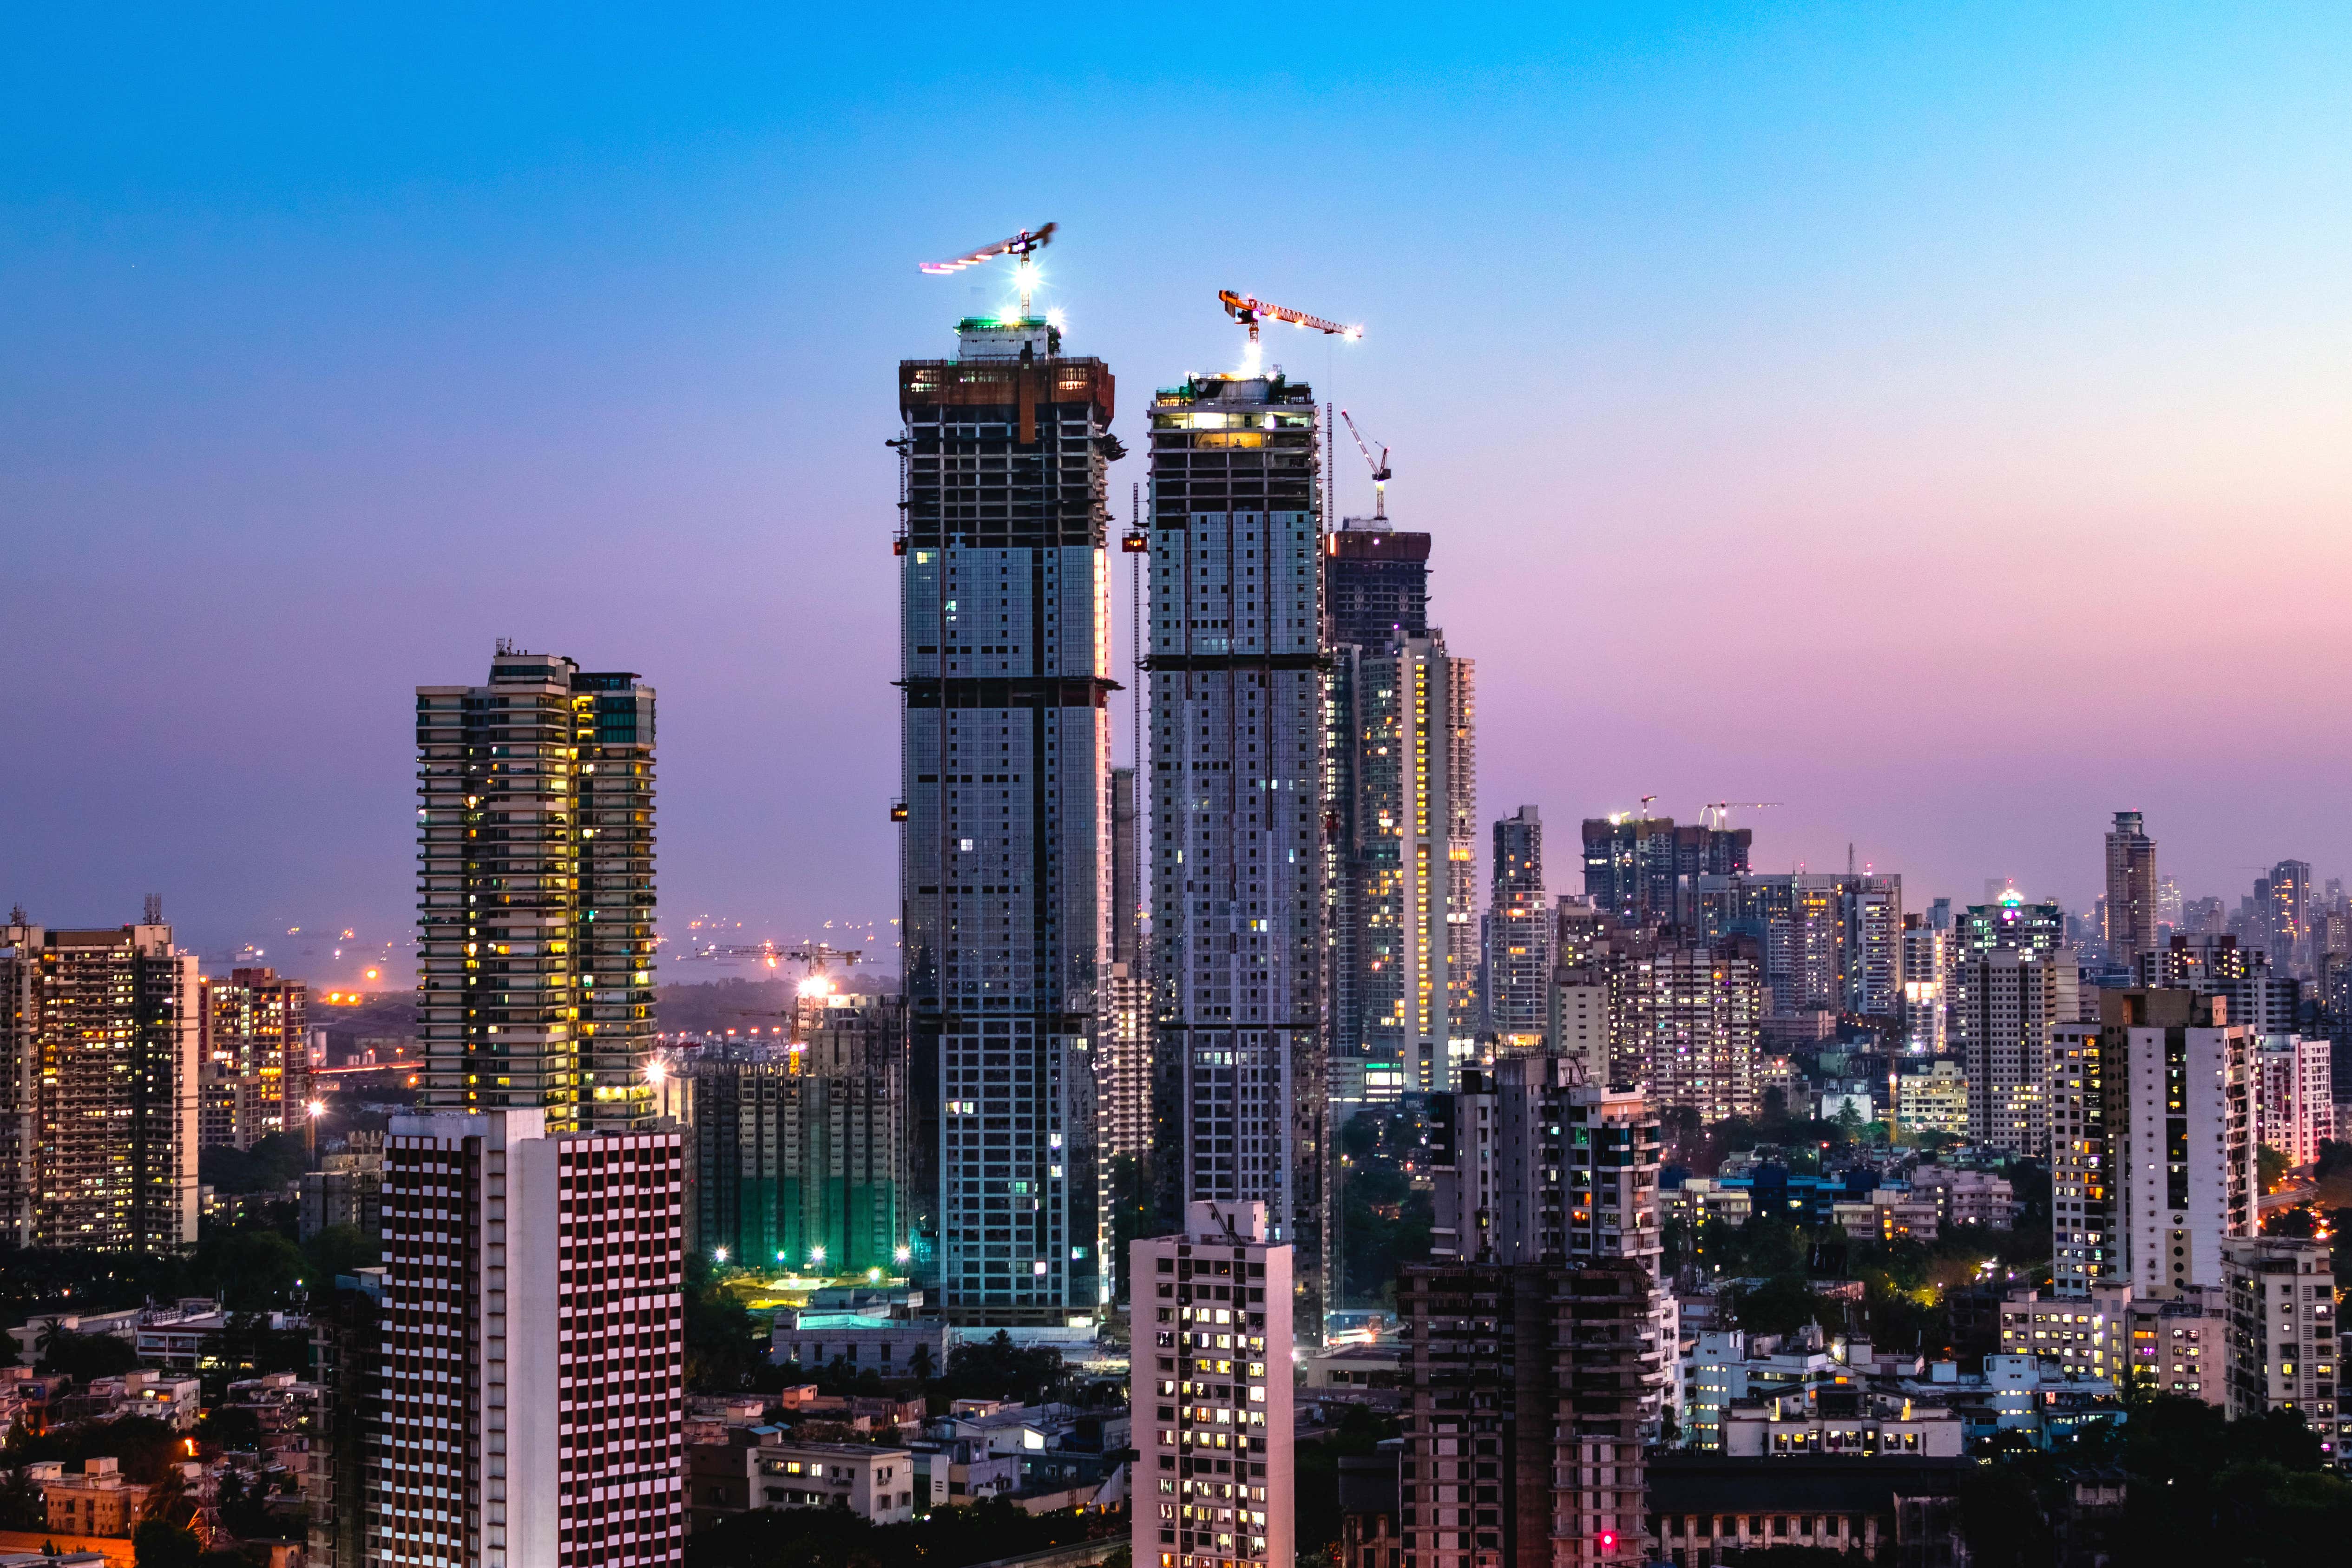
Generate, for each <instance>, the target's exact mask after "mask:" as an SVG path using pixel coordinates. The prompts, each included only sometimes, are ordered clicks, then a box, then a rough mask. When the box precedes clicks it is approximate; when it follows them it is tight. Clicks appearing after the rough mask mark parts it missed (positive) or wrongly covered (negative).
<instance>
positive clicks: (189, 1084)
mask: <svg viewBox="0 0 2352 1568" xmlns="http://www.w3.org/2000/svg"><path fill="white" fill-rule="evenodd" d="M197 1012H198V990H197V976H196V960H195V956H194V954H190V953H183V952H180V951H178V950H177V949H175V948H174V947H173V945H172V928H171V927H170V926H168V925H163V922H162V917H161V915H159V914H157V913H156V910H155V907H154V905H153V903H152V901H151V902H150V906H149V910H148V915H147V917H146V919H145V920H143V921H142V922H141V923H140V924H139V925H121V926H115V927H112V928H110V929H98V930H58V929H56V928H55V927H44V926H40V925H33V924H32V923H31V922H30V921H29V920H28V919H27V918H26V915H25V913H24V911H22V910H21V909H20V910H17V911H15V912H14V913H13V914H12V915H10V916H9V918H8V920H7V922H6V923H5V925H0V1239H6V1240H10V1241H13V1242H15V1243H16V1245H18V1246H25V1247H59V1248H74V1249H85V1250H89V1251H98V1252H174V1251H178V1250H181V1249H184V1248H189V1247H193V1246H194V1245H195V1241H196V1062H197V1041H198V1036H199V1032H200V1031H199V1029H198V1023H197Z"/></svg>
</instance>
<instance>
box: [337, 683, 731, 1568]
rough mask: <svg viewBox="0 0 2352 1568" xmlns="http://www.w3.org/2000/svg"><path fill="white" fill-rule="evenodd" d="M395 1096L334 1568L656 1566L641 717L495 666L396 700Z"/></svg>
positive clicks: (674, 1345)
mask: <svg viewBox="0 0 2352 1568" xmlns="http://www.w3.org/2000/svg"><path fill="white" fill-rule="evenodd" d="M416 750H417V774H418V779H419V782H418V786H417V792H418V796H419V807H420V809H419V810H418V812H417V838H418V847H419V851H420V852H419V854H418V857H417V860H418V868H417V893H416V904H417V925H418V936H419V965H418V967H419V970H420V973H419V976H418V992H417V1018H418V1030H419V1032H420V1034H422V1035H423V1037H424V1044H425V1072H424V1073H423V1077H424V1080H425V1082H424V1086H423V1087H424V1091H425V1092H424V1095H423V1097H422V1103H421V1104H420V1105H419V1107H418V1113H416V1114H414V1115H402V1116H394V1118H392V1122H391V1124H390V1126H389V1127H388V1128H387V1129H386V1133H385V1138H384V1172H383V1270H384V1271H383V1299H382V1304H381V1308H380V1310H379V1312H378V1313H377V1314H376V1326H377V1329H378V1332H379V1333H380V1336H381V1338H380V1344H381V1350H380V1353H379V1354H378V1357H377V1360H378V1363H379V1364H380V1366H381V1368H382V1374H381V1382H380V1396H379V1397H378V1398H377V1400H376V1401H375V1404H374V1406H373V1423H374V1430H373V1437H372V1440H371V1441H370V1443H369V1445H368V1449H367V1458H368V1471H367V1474H366V1477H365V1489H364V1495H365V1497H366V1500H367V1502H366V1517H365V1521H364V1524H363V1527H362V1528H363V1543H362V1557H363V1560H364V1561H365V1562H367V1563H383V1564H386V1565H389V1568H619V1565H621V1564H630V1565H647V1568H650V1565H656V1564H667V1563H676V1562H677V1561H678V1559H679V1556H680V1554H681V1552H682V1551H683V1548H684V1528H685V1506H684V1505H685V1493H684V1490H683V1487H684V1481H685V1475H684V1469H685V1466H684V1458H685V1449H684V1447H683V1443H684V1436H683V1433H684V1428H683V1424H682V1423H683V1419H684V1415H685V1407H684V1401H685V1377H684V1365H685V1362H684V1354H683V1351H684V1343H683V1342H684V1312H683V1309H682V1306H681V1297H680V1286H681V1285H682V1283H683V1277H682V1272H681V1270H682V1264H683V1249H684V1221H685V1215H684V1207H685V1175H686V1173H685V1168H684V1158H683V1156H684V1149H683V1146H682V1144H683V1140H682V1137H681V1135H680V1134H679V1133H678V1132H677V1130H676V1129H675V1128H670V1127H664V1128H656V1127H655V1126H654V1125H653V1092H652V1087H651V1083H650V1082H649V1080H648V1077H647V1074H646V1071H645V1070H646V1060H645V1059H646V1054H647V1051H648V1049H649V1047H650V1046H651V1044H652V1040H653V1036H654V1029H655V1022H654V1017H653V922H654V910H655V888H654V862H653V800H654V694H653V691H652V689H651V688H649V687H646V686H644V685H639V684H638V682H637V677H636V676H635V675H634V674H621V673H613V674H591V673H587V672H583V670H581V669H580V667H579V666H578V665H577V664H574V663H573V662H572V660H570V659H564V658H557V657H552V656H550V655H547V654H541V653H523V652H521V651H520V650H518V649H516V648H514V647H512V646H510V645H509V644H507V643H500V644H499V652H498V656H497V657H496V658H495V659H494V660H493V661H492V663H491V665H490V679H489V683H488V685H481V686H473V687H467V686H419V687H418V688H417V691H416Z"/></svg>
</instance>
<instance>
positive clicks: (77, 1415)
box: [66, 1371, 204, 1432]
mask: <svg viewBox="0 0 2352 1568" xmlns="http://www.w3.org/2000/svg"><path fill="white" fill-rule="evenodd" d="M203 1396H204V1385H203V1384H201V1383H199V1382H198V1381H197V1380H196V1379H194V1378H193V1377H182V1376H176V1375H171V1374H167V1373H162V1372H152V1371H139V1372H126V1373H123V1374H121V1375H119V1376H115V1377H97V1378H92V1379H91V1380H90V1382H89V1385H88V1386H86V1387H84V1388H83V1389H82V1390H81V1391H80V1392H79V1394H76V1395H74V1396H72V1397H71V1398H69V1399H68V1401H67V1402H66V1403H67V1411H66V1414H67V1415H68V1416H70V1417H72V1418H74V1419H79V1420H98V1421H119V1420H121V1418H122V1417H124V1416H145V1417H146V1418H148V1419H150V1420H154V1421H161V1422H163V1424H164V1425H166V1426H168V1427H171V1428H172V1429H173V1431H175V1432H189V1431H194V1429H195V1425H196V1417H197V1416H199V1415H200V1414H202V1410H203Z"/></svg>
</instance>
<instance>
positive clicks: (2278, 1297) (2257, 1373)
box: [2221, 1237, 2352, 1469]
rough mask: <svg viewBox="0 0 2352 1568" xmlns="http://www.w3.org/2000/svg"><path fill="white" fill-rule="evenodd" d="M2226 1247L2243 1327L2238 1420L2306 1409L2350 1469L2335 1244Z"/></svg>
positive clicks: (2234, 1243)
mask: <svg viewBox="0 0 2352 1568" xmlns="http://www.w3.org/2000/svg"><path fill="white" fill-rule="evenodd" d="M2221 1250H2222V1256H2223V1259H2224V1260H2225V1262H2226V1265H2227V1267H2228V1269H2229V1291H2230V1308H2231V1317H2232V1319H2233V1320H2234V1323H2235V1327H2236V1329H2237V1347H2236V1348H2237V1354H2236V1356H2235V1358H2234V1359H2235V1365H2234V1367H2233V1368H2232V1371H2231V1379H2230V1414H2231V1417H2232V1418H2234V1419H2243V1418H2245V1417H2246V1416H2259V1415H2262V1414H2263V1412H2265V1411H2268V1410H2300V1411H2302V1412H2303V1418H2304V1421H2305V1425H2307V1426H2308V1427H2310V1428H2311V1429H2312V1430H2313V1431H2314V1432H2315V1433H2317V1434H2318V1437H2319V1441H2320V1445H2321V1447H2322V1448H2323V1449H2324V1450H2325V1452H2326V1460H2327V1462H2328V1463H2329V1464H2330V1465H2333V1466H2336V1467H2337V1468H2339V1469H2340V1468H2342V1467H2343V1466H2344V1464H2345V1459H2346V1454H2345V1447H2344V1445H2345V1441H2346V1438H2347V1435H2352V1434H2347V1431H2346V1423H2345V1418H2344V1406H2343V1405H2342V1403H2341V1401H2340V1399H2339V1397H2338V1394H2337V1389H2338V1387H2339V1385H2341V1383H2342V1381H2343V1366H2342V1364H2341V1361H2342V1344H2341V1342H2340V1341H2338V1339H2337V1338H2336V1333H2337V1329H2338V1316H2337V1313H2336V1275H2335V1272H2334V1270H2333V1269H2332V1268H2331V1267H2330V1266H2329V1263H2328V1257H2329V1249H2328V1244H2327V1243H2326V1242H2325V1241H2311V1240H2302V1239H2294V1238H2289V1237H2263V1238H2251V1237H2242V1238H2233V1239H2231V1240H2229V1241H2226V1242H2224V1243H2223V1244H2222V1249H2221Z"/></svg>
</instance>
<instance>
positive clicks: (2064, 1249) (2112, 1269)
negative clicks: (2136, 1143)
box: [2042, 1019, 2126, 1297]
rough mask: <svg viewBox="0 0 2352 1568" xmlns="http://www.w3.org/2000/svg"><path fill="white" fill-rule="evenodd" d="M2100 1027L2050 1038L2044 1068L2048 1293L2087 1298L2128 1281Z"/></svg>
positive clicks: (2087, 1025) (2067, 1025)
mask: <svg viewBox="0 0 2352 1568" xmlns="http://www.w3.org/2000/svg"><path fill="white" fill-rule="evenodd" d="M2104 1060H2105V1040H2104V1034H2103V1026H2102V1025H2101V1024H2100V1023H2099V1022H2098V1021H2097V1020H2096V1019H2092V1020H2090V1021H2088V1022H2084V1021H2081V1020H2069V1021H2066V1022H2063V1023H2061V1024H2058V1025H2057V1026H2056V1027H2054V1028H2053V1030H2051V1031H2050V1045H2049V1054H2048V1056H2047V1058H2046V1059H2045V1061H2044V1064H2043V1067H2042V1099H2043V1114H2044V1116H2045V1117H2046V1119H2047V1122H2048V1124H2049V1139H2050V1235H2051V1270H2050V1278H2051V1290H2052V1291H2053V1292H2054V1293H2056V1294H2057V1295H2060V1296H2065V1297H2074V1296H2085V1295H2088V1294H2089V1293H2090V1292H2091V1291H2092V1289H2093V1288H2094V1287H2095V1286H2105V1285H2111V1284H2116V1283H2118V1282H2120V1281H2123V1280H2124V1279H2125V1277H2126V1238H2125V1237H2124V1236H2123V1235H2122V1234H2120V1233H2119V1232H2118V1230H2117V1229H2116V1227H2117V1226H2118V1225H2119V1224H2120V1223H2121V1218H2120V1215H2121V1203H2120V1189H2121V1186H2122V1182H2123V1173H2122V1172H2120V1171H2118V1170H2117V1169H2116V1166H2115V1162H2114V1160H2113V1159H2112V1158H2111V1157H2110V1155H2111V1153H2112V1150H2111V1147H2110V1145H2109V1140H2108V1137H2107V1086H2106V1078H2105V1071H2103V1063H2104Z"/></svg>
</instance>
